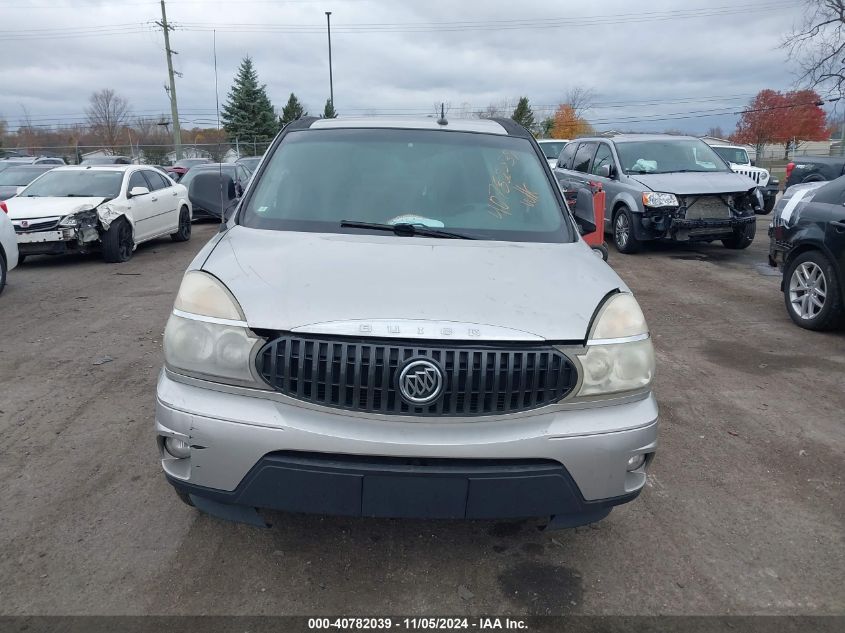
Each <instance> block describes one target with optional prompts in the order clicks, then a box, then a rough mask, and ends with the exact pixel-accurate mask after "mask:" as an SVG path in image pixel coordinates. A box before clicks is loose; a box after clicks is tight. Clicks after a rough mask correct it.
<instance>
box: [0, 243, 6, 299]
mask: <svg viewBox="0 0 845 633" xmlns="http://www.w3.org/2000/svg"><path fill="white" fill-rule="evenodd" d="M5 287H6V257H5V255H3V253H0V294H3V288H5Z"/></svg>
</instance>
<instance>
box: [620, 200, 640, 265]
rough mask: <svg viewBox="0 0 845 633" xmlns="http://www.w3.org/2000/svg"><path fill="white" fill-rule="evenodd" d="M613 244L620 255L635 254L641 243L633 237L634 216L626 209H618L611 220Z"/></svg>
mask: <svg viewBox="0 0 845 633" xmlns="http://www.w3.org/2000/svg"><path fill="white" fill-rule="evenodd" d="M613 244H614V246H616V250H617V251H619V252H620V253H626V254H631V253H636V252H638V251H639V250H640V249H641V248H642V244H643V243H642V242H641V241H640V240H638V239H637V238H636V236H635V235H634V216H633V215H632V214H631V211H630V209H628V207H620V208H619V210H618V211H617V212H616V215H615V216H614V218H613Z"/></svg>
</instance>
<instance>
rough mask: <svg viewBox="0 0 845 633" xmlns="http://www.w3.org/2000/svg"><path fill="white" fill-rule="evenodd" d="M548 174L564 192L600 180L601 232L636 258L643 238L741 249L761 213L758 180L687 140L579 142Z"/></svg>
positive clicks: (633, 137)
mask: <svg viewBox="0 0 845 633" xmlns="http://www.w3.org/2000/svg"><path fill="white" fill-rule="evenodd" d="M554 172H555V176H556V177H557V179H558V181H559V182H560V184H561V187H563V188H564V189H565V190H566V189H577V188H579V187H582V186H584V185H585V184H587V183H589V182H599V183H601V185H602V187H603V189H604V190H605V192H606V193H607V202H606V205H605V231H606V232H609V233H612V235H613V241H614V244H615V245H616V248H617V250H619V252H621V253H635V252H637V251H638V250H640V248H641V247H642V245H643V243H644V242H646V241H649V240H674V241H696V242H712V241H714V240H720V241H721V242H722V244H724V245H725V246H726V247H727V248H734V249H740V248H747V247H748V246H749V245H750V244H751V242H752V241H753V239H754V234H755V231H756V219H755V214H764V213H765V211H764V209H763V200H762V197H761V196H760V194H759V192H758V190H757V188H756V183H755V182H754V181H753V180H751V179H750V178H748V177H747V176H742V175H740V174H735V173H734V172H733V171H731V168H730V166H729V165H728V163H726V162H725V161H724V160H723V159H722V158H721V157H720V156H719V155H718V154H716V152H714V151H713V149H712V148H711V147H710V146H709V145H707V144H706V143H704V142H703V141H701V140H699V139H697V138H695V137H692V136H675V135H670V134H620V135H616V136H613V137H608V138H604V137H595V138H582V139H578V140H575V141H571V142H570V143H568V144H567V145H566V147H565V148H564V149H563V151H562V152H561V154H560V157H559V158H558V162H557V166H556V167H555V168H554Z"/></svg>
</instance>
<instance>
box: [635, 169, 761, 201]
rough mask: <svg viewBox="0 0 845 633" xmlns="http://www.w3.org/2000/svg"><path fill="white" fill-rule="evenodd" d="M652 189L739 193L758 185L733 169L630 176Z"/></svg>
mask: <svg viewBox="0 0 845 633" xmlns="http://www.w3.org/2000/svg"><path fill="white" fill-rule="evenodd" d="M629 177H630V178H633V179H634V180H636V181H637V182H640V183H642V184H643V185H645V186H646V187H648V188H649V189H651V190H652V191H660V192H662V193H674V194H677V195H681V196H689V195H693V194H698V193H738V192H740V191H748V190H749V189H752V188H754V187H756V186H757V183H755V182H754V181H753V180H751V179H750V178H748V176H742V175H740V174H735V173H733V172H732V171H730V172H728V171H715V172H695V173H669V174H631V175H630V176H629Z"/></svg>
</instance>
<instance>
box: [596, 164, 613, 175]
mask: <svg viewBox="0 0 845 633" xmlns="http://www.w3.org/2000/svg"><path fill="white" fill-rule="evenodd" d="M596 176H601V177H602V178H616V168H615V167H614V166H613V165H602V166H601V167H599V171H598V173H597V174H596Z"/></svg>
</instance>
